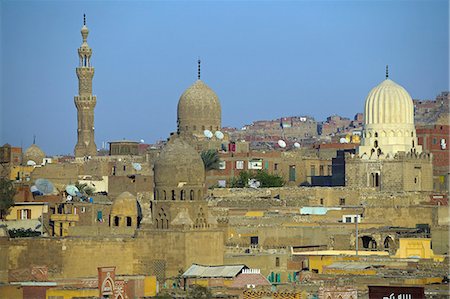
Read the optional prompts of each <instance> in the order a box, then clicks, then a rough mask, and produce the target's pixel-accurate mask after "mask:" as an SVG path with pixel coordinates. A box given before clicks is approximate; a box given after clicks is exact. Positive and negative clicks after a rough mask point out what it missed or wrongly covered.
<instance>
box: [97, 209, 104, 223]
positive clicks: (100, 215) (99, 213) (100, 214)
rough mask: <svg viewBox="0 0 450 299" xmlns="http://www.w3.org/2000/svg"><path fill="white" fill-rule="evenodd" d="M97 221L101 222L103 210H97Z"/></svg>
mask: <svg viewBox="0 0 450 299" xmlns="http://www.w3.org/2000/svg"><path fill="white" fill-rule="evenodd" d="M97 221H98V222H103V212H102V211H97Z"/></svg>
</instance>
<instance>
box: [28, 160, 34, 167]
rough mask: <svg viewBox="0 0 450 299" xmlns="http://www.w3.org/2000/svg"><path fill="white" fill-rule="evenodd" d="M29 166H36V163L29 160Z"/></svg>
mask: <svg viewBox="0 0 450 299" xmlns="http://www.w3.org/2000/svg"><path fill="white" fill-rule="evenodd" d="M27 166H36V162H34V161H33V160H28V161H27Z"/></svg>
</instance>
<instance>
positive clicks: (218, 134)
mask: <svg viewBox="0 0 450 299" xmlns="http://www.w3.org/2000/svg"><path fill="white" fill-rule="evenodd" d="M214 135H216V138H217V139H220V140H222V139H223V137H224V135H223V133H222V132H220V131H216V133H214Z"/></svg>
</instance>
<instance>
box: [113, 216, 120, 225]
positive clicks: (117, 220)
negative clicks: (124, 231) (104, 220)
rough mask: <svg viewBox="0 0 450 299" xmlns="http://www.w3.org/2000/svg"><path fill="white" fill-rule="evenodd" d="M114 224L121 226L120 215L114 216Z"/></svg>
mask: <svg viewBox="0 0 450 299" xmlns="http://www.w3.org/2000/svg"><path fill="white" fill-rule="evenodd" d="M114 226H119V216H114Z"/></svg>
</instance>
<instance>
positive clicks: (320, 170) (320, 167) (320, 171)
mask: <svg viewBox="0 0 450 299" xmlns="http://www.w3.org/2000/svg"><path fill="white" fill-rule="evenodd" d="M319 175H320V176H323V175H324V171H323V165H320V166H319Z"/></svg>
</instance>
